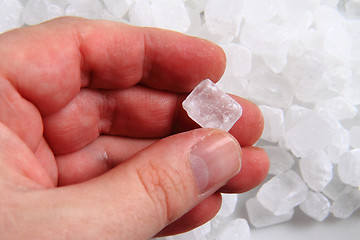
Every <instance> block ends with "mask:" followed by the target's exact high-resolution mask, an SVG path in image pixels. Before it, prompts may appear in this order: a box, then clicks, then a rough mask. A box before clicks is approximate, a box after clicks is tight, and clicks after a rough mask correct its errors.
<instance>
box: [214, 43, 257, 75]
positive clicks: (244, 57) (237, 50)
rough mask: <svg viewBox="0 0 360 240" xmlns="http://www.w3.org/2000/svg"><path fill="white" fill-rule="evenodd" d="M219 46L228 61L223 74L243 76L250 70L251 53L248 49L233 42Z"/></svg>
mask: <svg viewBox="0 0 360 240" xmlns="http://www.w3.org/2000/svg"><path fill="white" fill-rule="evenodd" d="M221 47H222V48H223V50H224V51H225V54H226V59H227V62H228V64H227V66H226V71H225V75H230V76H232V77H243V76H245V75H247V74H248V73H249V72H250V70H251V59H252V55H251V52H250V51H249V49H247V48H246V47H244V46H242V45H240V44H235V43H227V44H223V45H221Z"/></svg>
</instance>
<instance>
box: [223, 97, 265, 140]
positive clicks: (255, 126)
mask: <svg viewBox="0 0 360 240" xmlns="http://www.w3.org/2000/svg"><path fill="white" fill-rule="evenodd" d="M231 97H232V98H233V99H234V100H236V101H237V102H238V103H239V104H240V105H241V107H242V110H243V111H242V116H241V118H240V119H239V120H238V121H237V122H236V123H235V125H234V126H233V128H232V129H231V130H230V133H231V134H232V135H233V136H234V137H235V138H236V139H237V140H238V141H239V143H240V145H241V146H251V145H253V144H255V143H256V142H257V141H258V140H259V138H260V136H261V134H262V132H263V129H264V118H263V115H262V113H261V111H260V109H259V108H258V106H257V105H256V104H255V103H253V102H251V101H249V100H247V99H244V98H241V97H238V96H236V95H231Z"/></svg>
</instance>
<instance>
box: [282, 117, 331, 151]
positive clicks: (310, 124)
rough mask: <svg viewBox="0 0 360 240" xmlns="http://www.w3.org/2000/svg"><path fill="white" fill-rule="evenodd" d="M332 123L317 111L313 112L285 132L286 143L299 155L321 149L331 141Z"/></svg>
mask: <svg viewBox="0 0 360 240" xmlns="http://www.w3.org/2000/svg"><path fill="white" fill-rule="evenodd" d="M331 133H332V125H331V124H330V123H329V121H328V120H327V119H326V118H325V117H324V116H322V115H321V114H319V113H317V112H311V113H309V114H307V115H306V116H305V117H304V118H302V119H301V120H299V121H298V122H297V123H296V124H295V125H294V126H293V127H292V128H290V129H289V130H288V131H287V132H286V133H285V144H286V146H287V147H288V148H289V149H290V150H291V151H292V153H293V154H294V155H295V156H297V157H306V156H309V155H310V154H311V153H313V152H317V151H321V150H323V149H324V148H325V147H327V146H328V145H329V144H330V143H331V138H332V135H331Z"/></svg>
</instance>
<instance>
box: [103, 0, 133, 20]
mask: <svg viewBox="0 0 360 240" xmlns="http://www.w3.org/2000/svg"><path fill="white" fill-rule="evenodd" d="M103 1H104V4H105V6H106V8H107V9H108V10H109V11H110V12H112V13H113V14H114V15H115V16H116V17H122V16H124V15H125V13H126V12H127V11H128V10H129V8H130V6H131V4H132V3H133V2H134V1H135V0H122V1H119V0H103Z"/></svg>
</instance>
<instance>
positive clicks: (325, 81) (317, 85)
mask: <svg viewBox="0 0 360 240" xmlns="http://www.w3.org/2000/svg"><path fill="white" fill-rule="evenodd" d="M330 60H331V61H330ZM332 62H334V63H332ZM335 62H336V61H335V60H334V59H331V58H328V57H327V56H324V54H323V53H321V52H319V51H308V52H305V53H304V54H303V55H302V56H300V57H299V58H296V59H295V60H293V61H291V62H289V64H288V65H287V66H286V68H285V69H284V72H283V74H284V76H285V77H286V78H287V79H289V80H290V81H291V82H292V83H293V84H294V85H296V89H295V96H296V97H297V99H299V100H301V101H304V102H317V101H320V100H324V99H327V98H330V97H333V96H335V95H336V92H335V91H333V90H331V89H329V88H328V85H329V82H330V79H329V77H328V76H327V74H326V72H325V71H326V70H327V69H328V68H331V67H332V65H331V64H335ZM330 63H331V64H330ZM328 65H330V66H328Z"/></svg>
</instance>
